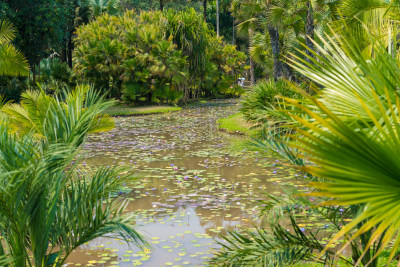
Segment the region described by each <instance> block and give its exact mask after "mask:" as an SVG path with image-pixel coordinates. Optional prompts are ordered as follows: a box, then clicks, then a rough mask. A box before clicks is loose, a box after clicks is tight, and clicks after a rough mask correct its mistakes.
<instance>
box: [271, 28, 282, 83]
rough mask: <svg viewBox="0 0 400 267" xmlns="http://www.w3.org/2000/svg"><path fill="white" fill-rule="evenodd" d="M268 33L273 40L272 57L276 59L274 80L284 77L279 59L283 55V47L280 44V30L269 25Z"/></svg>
mask: <svg viewBox="0 0 400 267" xmlns="http://www.w3.org/2000/svg"><path fill="white" fill-rule="evenodd" d="M268 33H269V36H270V39H271V47H272V55H273V57H274V78H275V79H278V78H280V77H282V76H283V66H282V61H281V60H280V58H279V56H280V53H281V47H280V44H279V30H278V29H277V28H275V27H272V26H270V25H268Z"/></svg>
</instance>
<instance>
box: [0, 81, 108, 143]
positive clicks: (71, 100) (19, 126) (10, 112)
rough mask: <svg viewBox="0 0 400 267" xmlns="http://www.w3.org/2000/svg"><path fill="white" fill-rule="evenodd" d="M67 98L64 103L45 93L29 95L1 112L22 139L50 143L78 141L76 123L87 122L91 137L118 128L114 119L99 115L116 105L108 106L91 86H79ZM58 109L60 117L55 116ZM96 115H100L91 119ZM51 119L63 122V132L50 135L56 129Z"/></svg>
mask: <svg viewBox="0 0 400 267" xmlns="http://www.w3.org/2000/svg"><path fill="white" fill-rule="evenodd" d="M39 89H40V87H39ZM63 97H64V98H65V99H66V102H60V100H59V99H58V97H57V96H55V98H53V97H51V96H49V95H46V94H45V92H44V91H43V90H37V91H26V92H24V93H22V95H21V98H22V100H21V102H20V104H16V103H6V104H5V105H4V106H3V107H2V108H1V109H0V112H1V113H3V114H5V115H7V117H8V121H9V128H10V130H13V131H14V132H15V133H17V134H18V135H19V136H25V135H27V134H33V135H35V136H36V137H39V138H45V139H46V140H49V139H50V138H51V140H50V141H51V142H59V141H61V140H62V141H65V142H66V141H67V140H69V138H71V137H70V136H71V135H73V136H74V138H75V140H78V139H76V138H77V133H76V131H77V130H76V129H75V128H74V127H75V126H74V127H71V125H70V124H71V123H73V121H74V120H80V119H85V120H86V121H85V123H86V124H87V127H88V128H87V129H86V131H87V133H94V132H100V131H107V130H110V129H112V128H113V127H114V121H113V119H112V118H110V117H109V116H108V115H105V114H101V113H100V112H97V110H100V111H103V110H105V109H106V108H108V107H110V106H112V105H113V102H112V101H107V102H104V100H103V98H102V97H100V96H99V95H98V94H94V93H93V89H91V88H90V87H89V86H87V85H78V86H77V87H76V89H75V90H74V91H73V93H67V94H65V95H64V96H63ZM57 109H58V113H54V112H52V111H53V110H57ZM94 112H97V114H94V115H92V116H89V115H88V114H93V113H94ZM50 115H52V116H55V117H54V119H55V120H56V119H57V120H59V124H58V125H59V126H60V127H61V128H60V129H58V131H56V132H51V133H49V132H47V131H48V129H49V127H54V125H51V124H50V121H49V116H50ZM75 123H76V122H75ZM85 134H86V132H85ZM83 140H84V135H82V136H81V139H80V143H79V144H81V143H82V142H83Z"/></svg>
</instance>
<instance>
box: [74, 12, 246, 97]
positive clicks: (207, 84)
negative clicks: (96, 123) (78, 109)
mask: <svg viewBox="0 0 400 267" xmlns="http://www.w3.org/2000/svg"><path fill="white" fill-rule="evenodd" d="M75 42H76V49H75V51H74V63H75V69H74V70H75V74H76V76H77V77H80V78H81V79H82V80H83V81H84V82H90V83H93V84H95V86H96V87H97V88H100V89H102V90H104V91H107V92H109V93H110V95H111V96H113V97H117V98H121V97H122V98H124V100H126V101H131V102H135V103H176V102H177V101H179V100H180V99H182V98H183V99H184V100H187V99H191V98H197V97H200V96H217V95H220V94H223V95H227V96H234V95H239V94H240V90H237V89H238V88H235V87H234V85H235V79H236V77H237V76H238V75H240V74H241V72H242V71H243V69H244V64H245V60H246V56H245V55H244V54H243V53H241V52H239V51H237V50H236V47H235V46H232V45H226V44H225V43H223V42H222V41H221V40H220V39H218V38H217V37H216V36H215V33H214V32H213V31H212V29H210V28H209V27H208V25H207V24H206V23H205V22H204V19H203V18H202V16H201V15H199V14H197V13H196V12H195V11H194V10H193V9H188V10H186V11H181V12H178V11H175V10H166V11H164V12H160V11H151V12H141V13H140V14H135V13H133V12H126V13H125V14H124V15H123V16H119V17H115V16H114V17H112V16H109V15H107V14H105V15H102V16H100V17H98V18H97V19H96V20H94V21H92V22H91V23H89V24H87V25H84V26H81V27H80V28H78V29H77V37H76V39H75Z"/></svg>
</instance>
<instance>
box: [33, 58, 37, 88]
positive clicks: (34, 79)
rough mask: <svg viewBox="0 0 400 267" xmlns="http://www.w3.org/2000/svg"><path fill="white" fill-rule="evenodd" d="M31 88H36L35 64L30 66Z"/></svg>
mask: <svg viewBox="0 0 400 267" xmlns="http://www.w3.org/2000/svg"><path fill="white" fill-rule="evenodd" d="M32 74H33V88H35V87H36V64H35V63H34V64H32Z"/></svg>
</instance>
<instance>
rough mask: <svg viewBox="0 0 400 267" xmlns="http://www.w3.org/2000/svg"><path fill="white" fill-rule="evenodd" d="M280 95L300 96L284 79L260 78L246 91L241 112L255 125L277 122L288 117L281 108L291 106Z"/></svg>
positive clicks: (296, 97)
mask: <svg viewBox="0 0 400 267" xmlns="http://www.w3.org/2000/svg"><path fill="white" fill-rule="evenodd" d="M282 97H288V98H295V99H299V98H301V95H300V94H299V93H298V92H297V91H295V90H294V89H293V88H292V87H291V85H290V83H289V82H288V81H286V80H282V79H280V80H277V81H274V80H273V79H270V80H262V81H260V82H258V83H257V84H256V85H255V86H254V87H253V88H251V90H250V91H248V92H247V93H246V95H245V96H244V97H243V100H242V102H241V109H240V110H241V112H242V113H243V115H244V117H245V118H246V120H248V121H250V122H252V123H253V124H255V125H259V126H262V125H265V124H267V123H268V122H271V121H274V122H277V123H279V122H280V121H284V120H287V119H289V117H288V116H287V114H285V112H283V110H285V109H288V108H290V109H291V108H293V107H292V106H288V105H287V103H285V102H284V101H283V100H282Z"/></svg>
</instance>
